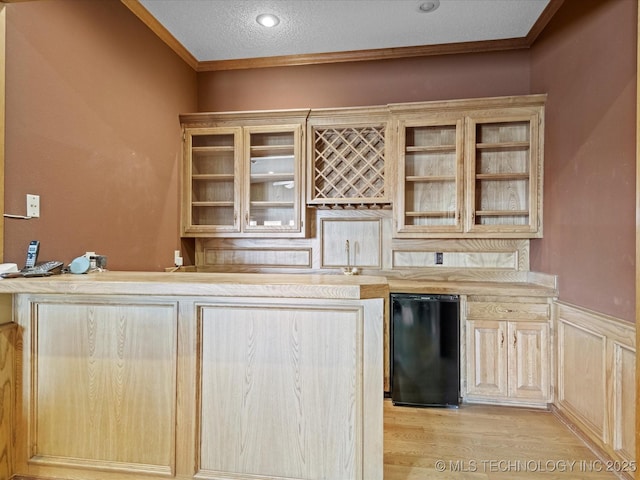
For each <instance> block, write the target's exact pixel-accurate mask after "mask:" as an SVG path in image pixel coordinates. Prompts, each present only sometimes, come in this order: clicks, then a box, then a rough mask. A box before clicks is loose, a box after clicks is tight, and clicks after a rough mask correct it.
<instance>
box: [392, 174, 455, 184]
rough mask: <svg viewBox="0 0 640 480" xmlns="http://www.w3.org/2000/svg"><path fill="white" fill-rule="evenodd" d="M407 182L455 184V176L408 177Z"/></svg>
mask: <svg viewBox="0 0 640 480" xmlns="http://www.w3.org/2000/svg"><path fill="white" fill-rule="evenodd" d="M404 178H405V180H406V181H407V182H455V180H456V177H455V175H408V176H406V177H404Z"/></svg>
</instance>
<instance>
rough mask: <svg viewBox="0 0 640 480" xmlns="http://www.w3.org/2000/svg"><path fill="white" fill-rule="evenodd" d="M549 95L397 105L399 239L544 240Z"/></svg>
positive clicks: (397, 208) (397, 209)
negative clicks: (544, 156) (546, 110)
mask: <svg viewBox="0 0 640 480" xmlns="http://www.w3.org/2000/svg"><path fill="white" fill-rule="evenodd" d="M544 101H545V96H544V95H532V96H527V97H506V98H495V99H478V100H459V101H450V102H428V103H417V104H397V105H391V106H390V110H391V112H392V113H393V116H394V121H395V128H396V132H397V135H398V138H397V142H396V144H397V152H396V156H397V173H398V175H397V182H396V199H395V204H394V216H395V223H396V232H395V235H396V236H397V237H399V238H402V237H409V238H420V237H445V238H452V237H468V238H475V237H492V238H535V237H541V236H542V173H543V132H544Z"/></svg>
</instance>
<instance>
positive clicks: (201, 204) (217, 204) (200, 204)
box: [191, 202, 233, 207]
mask: <svg viewBox="0 0 640 480" xmlns="http://www.w3.org/2000/svg"><path fill="white" fill-rule="evenodd" d="M191 206H192V207H233V202H191Z"/></svg>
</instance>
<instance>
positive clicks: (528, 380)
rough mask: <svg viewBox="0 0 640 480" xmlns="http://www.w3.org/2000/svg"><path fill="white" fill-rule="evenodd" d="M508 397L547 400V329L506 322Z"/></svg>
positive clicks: (536, 324) (547, 326)
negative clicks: (507, 339)
mask: <svg viewBox="0 0 640 480" xmlns="http://www.w3.org/2000/svg"><path fill="white" fill-rule="evenodd" d="M508 333H509V335H508V337H509V375H508V378H509V381H508V383H509V396H510V397H513V398H518V399H526V400H541V401H547V399H548V398H549V325H548V324H547V323H543V322H509V324H508Z"/></svg>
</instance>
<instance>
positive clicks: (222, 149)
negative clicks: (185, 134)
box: [191, 145, 235, 153]
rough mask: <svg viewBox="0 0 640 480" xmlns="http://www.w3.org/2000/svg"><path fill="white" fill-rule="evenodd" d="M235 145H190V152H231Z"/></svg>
mask: <svg viewBox="0 0 640 480" xmlns="http://www.w3.org/2000/svg"><path fill="white" fill-rule="evenodd" d="M234 150H235V147H234V146H233V145H228V146H227V145H222V146H217V145H216V146H206V147H191V152H192V153H218V152H233V151H234Z"/></svg>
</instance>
